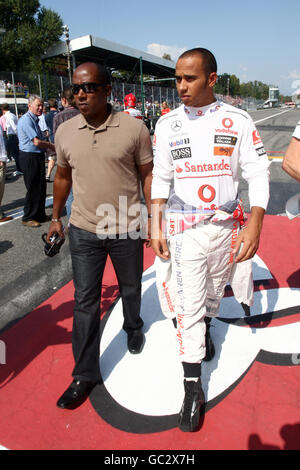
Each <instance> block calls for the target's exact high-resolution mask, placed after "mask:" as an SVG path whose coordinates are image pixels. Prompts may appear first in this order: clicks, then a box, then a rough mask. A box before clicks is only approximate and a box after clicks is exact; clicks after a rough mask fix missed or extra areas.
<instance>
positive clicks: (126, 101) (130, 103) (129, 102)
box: [124, 93, 136, 107]
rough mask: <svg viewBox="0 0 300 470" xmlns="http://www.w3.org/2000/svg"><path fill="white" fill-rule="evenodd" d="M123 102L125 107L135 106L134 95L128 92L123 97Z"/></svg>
mask: <svg viewBox="0 0 300 470" xmlns="http://www.w3.org/2000/svg"><path fill="white" fill-rule="evenodd" d="M124 104H125V106H126V107H131V106H135V104H136V97H135V96H134V95H133V94H132V93H129V95H126V96H125V98H124Z"/></svg>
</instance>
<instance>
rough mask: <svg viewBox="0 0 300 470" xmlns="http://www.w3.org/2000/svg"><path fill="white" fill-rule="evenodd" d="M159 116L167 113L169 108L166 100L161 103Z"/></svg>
mask: <svg viewBox="0 0 300 470" xmlns="http://www.w3.org/2000/svg"><path fill="white" fill-rule="evenodd" d="M161 108H162V109H161V113H160V114H161V116H164V115H165V114H167V113H169V112H170V111H171V110H170V108H169V106H168V103H167V102H166V101H163V103H162V105H161Z"/></svg>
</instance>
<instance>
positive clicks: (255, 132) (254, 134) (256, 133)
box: [252, 129, 262, 145]
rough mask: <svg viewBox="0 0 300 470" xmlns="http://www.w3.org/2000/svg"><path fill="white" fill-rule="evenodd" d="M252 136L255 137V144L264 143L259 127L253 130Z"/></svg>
mask: <svg viewBox="0 0 300 470" xmlns="http://www.w3.org/2000/svg"><path fill="white" fill-rule="evenodd" d="M252 138H253V145H257V144H261V143H262V142H261V138H260V135H259V133H258V130H257V129H255V131H253V132H252Z"/></svg>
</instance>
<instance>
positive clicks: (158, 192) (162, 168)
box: [151, 122, 174, 199]
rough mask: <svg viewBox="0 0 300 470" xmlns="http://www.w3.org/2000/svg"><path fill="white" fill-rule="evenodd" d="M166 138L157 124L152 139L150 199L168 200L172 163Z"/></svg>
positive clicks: (172, 172)
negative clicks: (152, 159) (152, 163)
mask: <svg viewBox="0 0 300 470" xmlns="http://www.w3.org/2000/svg"><path fill="white" fill-rule="evenodd" d="M167 145H168V141H167V136H165V135H164V132H163V129H162V126H161V125H160V123H159V122H158V123H157V125H156V130H155V135H154V138H153V151H154V166H153V179H152V187H151V199H168V197H169V193H170V187H171V184H172V181H173V175H174V167H173V161H172V158H171V156H170V153H169V151H168V147H167Z"/></svg>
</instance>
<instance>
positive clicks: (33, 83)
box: [0, 71, 179, 115]
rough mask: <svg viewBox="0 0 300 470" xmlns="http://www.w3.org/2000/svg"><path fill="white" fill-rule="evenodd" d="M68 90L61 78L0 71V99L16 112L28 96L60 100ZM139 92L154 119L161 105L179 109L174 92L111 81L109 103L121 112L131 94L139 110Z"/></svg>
mask: <svg viewBox="0 0 300 470" xmlns="http://www.w3.org/2000/svg"><path fill="white" fill-rule="evenodd" d="M68 86H69V80H68V78H66V77H63V76H56V75H55V76H54V75H47V74H33V73H32V74H30V73H19V72H1V71H0V99H1V101H3V99H4V98H9V99H10V100H9V103H10V104H14V105H15V106H17V108H18V110H21V109H22V105H24V104H25V103H26V101H25V100H26V98H28V96H29V95H30V94H36V95H39V96H41V97H42V98H43V99H44V100H45V101H48V99H49V98H56V99H57V100H59V99H60V96H61V93H62V91H63V90H64V89H65V88H67V87H68ZM142 91H143V93H144V106H145V110H146V111H147V112H148V113H151V114H152V115H156V114H157V112H158V108H159V109H160V108H161V104H162V102H163V101H167V103H168V104H169V107H170V108H176V107H177V106H178V105H179V97H178V94H177V91H176V89H175V88H168V87H158V86H150V85H146V84H144V85H143V90H142V86H141V84H137V83H125V82H122V81H119V80H113V82H112V92H111V96H110V101H111V102H113V104H114V106H115V107H116V108H118V107H119V108H120V109H122V106H123V103H124V97H125V96H126V95H127V94H128V93H133V94H134V95H135V96H136V98H137V104H138V107H141V106H142V99H143V97H142Z"/></svg>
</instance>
